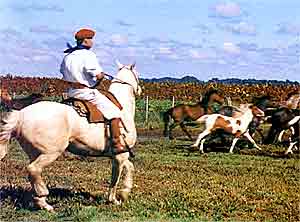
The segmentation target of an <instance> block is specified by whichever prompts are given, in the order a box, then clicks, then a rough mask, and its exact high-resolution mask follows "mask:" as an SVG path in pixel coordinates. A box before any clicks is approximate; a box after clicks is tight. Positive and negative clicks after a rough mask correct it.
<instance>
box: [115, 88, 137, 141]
mask: <svg viewBox="0 0 300 222" xmlns="http://www.w3.org/2000/svg"><path fill="white" fill-rule="evenodd" d="M109 91H110V92H111V93H112V94H114V96H115V97H116V98H117V100H118V101H119V102H120V103H121V105H122V107H123V109H122V121H123V123H124V124H125V128H126V130H127V132H126V131H123V133H125V134H126V141H127V143H128V145H129V146H130V144H132V145H134V144H135V142H136V137H137V133H136V128H135V122H134V117H135V96H134V93H133V89H132V87H131V86H130V85H127V84H121V83H112V84H111V86H110V87H109Z"/></svg>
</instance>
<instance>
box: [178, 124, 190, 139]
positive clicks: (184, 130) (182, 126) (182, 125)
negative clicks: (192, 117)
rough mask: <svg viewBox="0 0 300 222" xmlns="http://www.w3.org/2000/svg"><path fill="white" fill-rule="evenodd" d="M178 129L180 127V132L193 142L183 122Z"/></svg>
mask: <svg viewBox="0 0 300 222" xmlns="http://www.w3.org/2000/svg"><path fill="white" fill-rule="evenodd" d="M180 127H181V129H182V131H183V132H185V134H186V135H187V136H188V137H189V139H190V140H193V138H192V136H191V134H190V133H189V131H188V130H187V128H186V126H185V124H184V122H181V123H180Z"/></svg>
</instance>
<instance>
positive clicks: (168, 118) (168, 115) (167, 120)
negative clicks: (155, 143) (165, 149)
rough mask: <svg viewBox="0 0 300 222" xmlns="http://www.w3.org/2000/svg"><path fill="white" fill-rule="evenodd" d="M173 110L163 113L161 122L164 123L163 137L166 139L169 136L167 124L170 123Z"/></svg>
mask: <svg viewBox="0 0 300 222" xmlns="http://www.w3.org/2000/svg"><path fill="white" fill-rule="evenodd" d="M172 111H173V108H171V109H168V110H167V111H166V112H164V113H163V121H164V136H165V137H167V136H168V134H169V123H170V121H171V114H172Z"/></svg>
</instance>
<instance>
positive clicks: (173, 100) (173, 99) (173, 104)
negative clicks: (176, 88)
mask: <svg viewBox="0 0 300 222" xmlns="http://www.w3.org/2000/svg"><path fill="white" fill-rule="evenodd" d="M174 106H175V97H174V96H172V107H174Z"/></svg>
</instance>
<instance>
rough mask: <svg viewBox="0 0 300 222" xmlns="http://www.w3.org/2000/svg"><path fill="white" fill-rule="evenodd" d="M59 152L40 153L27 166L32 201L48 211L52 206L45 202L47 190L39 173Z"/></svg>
mask: <svg viewBox="0 0 300 222" xmlns="http://www.w3.org/2000/svg"><path fill="white" fill-rule="evenodd" d="M60 154H61V153H60V152H55V153H49V154H40V155H39V156H38V157H37V158H36V159H35V160H33V161H32V162H31V163H30V164H29V165H28V166H27V170H28V172H29V178H30V182H31V186H32V189H33V191H34V197H33V200H34V203H35V204H36V206H37V207H39V208H41V209H46V210H48V211H53V207H52V206H51V205H49V204H48V203H47V202H46V197H47V196H48V194H49V191H48V189H47V186H46V184H45V183H44V181H43V179H42V176H41V174H42V171H43V169H44V168H45V167H46V166H48V165H49V164H50V163H52V162H53V161H55V160H56V159H57V157H58V156H59V155H60Z"/></svg>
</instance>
